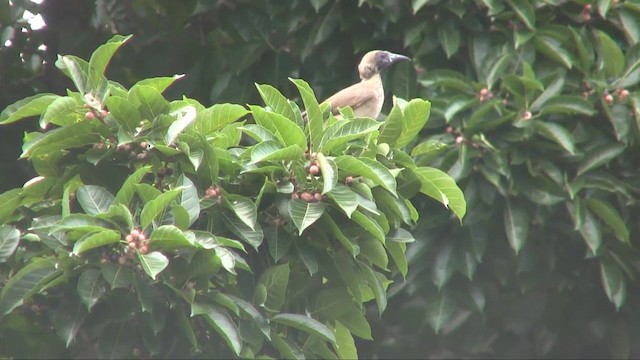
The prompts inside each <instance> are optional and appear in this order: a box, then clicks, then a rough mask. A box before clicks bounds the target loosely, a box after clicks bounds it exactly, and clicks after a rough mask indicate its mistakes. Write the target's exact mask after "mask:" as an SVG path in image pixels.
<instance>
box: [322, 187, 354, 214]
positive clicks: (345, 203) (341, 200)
mask: <svg viewBox="0 0 640 360" xmlns="http://www.w3.org/2000/svg"><path fill="white" fill-rule="evenodd" d="M327 195H328V196H329V198H330V199H331V200H333V201H334V202H335V203H336V205H338V207H339V208H340V210H342V211H343V212H344V213H345V214H346V215H347V217H349V218H351V214H353V212H354V211H356V209H357V208H358V197H357V195H356V193H355V192H354V191H353V190H351V189H350V188H349V187H348V186H345V185H342V184H336V186H335V187H334V188H333V189H331V191H330V192H328V193H327Z"/></svg>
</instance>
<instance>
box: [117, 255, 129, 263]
mask: <svg viewBox="0 0 640 360" xmlns="http://www.w3.org/2000/svg"><path fill="white" fill-rule="evenodd" d="M118 264H120V265H126V264H127V258H126V257H124V256H120V257H119V258H118Z"/></svg>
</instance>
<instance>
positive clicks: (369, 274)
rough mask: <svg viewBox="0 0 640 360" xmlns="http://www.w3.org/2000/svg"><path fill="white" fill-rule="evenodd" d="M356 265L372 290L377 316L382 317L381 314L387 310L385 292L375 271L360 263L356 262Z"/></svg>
mask: <svg viewBox="0 0 640 360" xmlns="http://www.w3.org/2000/svg"><path fill="white" fill-rule="evenodd" d="M358 265H359V266H360V270H362V272H363V273H364V276H365V278H367V284H368V285H369V287H370V288H371V290H373V295H374V296H375V298H376V304H377V305H378V314H379V316H380V317H382V313H383V312H384V310H385V309H386V308H387V292H386V289H385V288H384V285H383V284H382V281H380V279H379V278H378V277H377V276H376V274H375V271H373V269H372V268H371V266H369V265H367V264H365V263H363V262H362V261H358Z"/></svg>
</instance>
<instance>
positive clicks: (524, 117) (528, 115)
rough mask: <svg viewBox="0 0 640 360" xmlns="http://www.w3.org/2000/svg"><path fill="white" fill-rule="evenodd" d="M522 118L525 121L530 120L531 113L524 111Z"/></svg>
mask: <svg viewBox="0 0 640 360" xmlns="http://www.w3.org/2000/svg"><path fill="white" fill-rule="evenodd" d="M522 118H523V119H525V120H529V119H531V111H525V112H524V114H523V115H522Z"/></svg>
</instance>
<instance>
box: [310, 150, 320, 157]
mask: <svg viewBox="0 0 640 360" xmlns="http://www.w3.org/2000/svg"><path fill="white" fill-rule="evenodd" d="M316 157H318V153H317V152H315V151H314V152H312V153H311V158H312V159H315V158H316Z"/></svg>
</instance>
